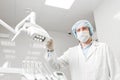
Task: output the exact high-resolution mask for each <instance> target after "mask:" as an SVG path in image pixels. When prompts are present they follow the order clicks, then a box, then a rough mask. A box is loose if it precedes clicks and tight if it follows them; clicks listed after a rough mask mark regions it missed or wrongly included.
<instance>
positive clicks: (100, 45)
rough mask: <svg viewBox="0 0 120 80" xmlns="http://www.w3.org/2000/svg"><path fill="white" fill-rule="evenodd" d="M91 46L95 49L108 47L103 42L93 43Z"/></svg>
mask: <svg viewBox="0 0 120 80" xmlns="http://www.w3.org/2000/svg"><path fill="white" fill-rule="evenodd" d="M93 45H95V46H97V47H104V46H108V45H107V43H103V42H99V41H94V42H93Z"/></svg>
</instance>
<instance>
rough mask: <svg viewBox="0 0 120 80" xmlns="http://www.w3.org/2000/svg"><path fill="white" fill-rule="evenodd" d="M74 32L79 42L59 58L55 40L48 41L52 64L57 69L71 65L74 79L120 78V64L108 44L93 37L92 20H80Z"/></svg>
mask: <svg viewBox="0 0 120 80" xmlns="http://www.w3.org/2000/svg"><path fill="white" fill-rule="evenodd" d="M72 32H73V34H74V36H75V38H76V39H78V40H79V44H78V45H77V46H74V47H71V48H69V49H68V50H67V51H65V52H64V55H62V56H61V57H59V58H57V57H56V56H55V52H54V45H53V40H52V39H51V40H50V41H48V43H47V45H46V46H47V48H48V57H47V58H48V61H49V63H50V65H51V66H52V67H54V68H55V69H60V68H62V67H64V66H67V65H69V66H70V72H71V78H72V80H120V76H119V75H120V69H119V68H120V66H118V64H117V61H116V60H115V58H114V56H113V54H112V53H111V51H110V49H109V47H108V45H107V44H105V43H101V42H98V41H95V40H93V39H92V35H93V34H94V31H93V27H92V25H91V24H90V22H89V21H87V20H79V21H78V22H76V23H75V24H74V25H73V27H72ZM118 69H119V70H118Z"/></svg>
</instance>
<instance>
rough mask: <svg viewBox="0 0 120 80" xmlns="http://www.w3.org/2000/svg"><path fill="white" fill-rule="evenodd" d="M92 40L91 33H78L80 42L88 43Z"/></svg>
mask: <svg viewBox="0 0 120 80" xmlns="http://www.w3.org/2000/svg"><path fill="white" fill-rule="evenodd" d="M89 38H90V34H89V31H81V32H77V39H78V40H79V41H80V42H86V41H87V40H88V39H89Z"/></svg>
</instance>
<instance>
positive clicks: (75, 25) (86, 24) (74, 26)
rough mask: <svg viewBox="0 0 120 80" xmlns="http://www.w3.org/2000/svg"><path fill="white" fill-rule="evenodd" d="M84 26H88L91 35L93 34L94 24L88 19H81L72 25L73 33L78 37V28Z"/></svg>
mask: <svg viewBox="0 0 120 80" xmlns="http://www.w3.org/2000/svg"><path fill="white" fill-rule="evenodd" d="M82 26H85V27H88V28H89V31H90V35H91V36H92V35H93V33H94V31H93V26H92V25H91V23H90V22H89V21H88V20H79V21H77V22H76V23H75V24H74V25H73V26H72V33H73V34H74V36H75V37H76V38H77V34H76V29H77V28H80V27H82Z"/></svg>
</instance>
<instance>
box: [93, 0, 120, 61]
mask: <svg viewBox="0 0 120 80" xmlns="http://www.w3.org/2000/svg"><path fill="white" fill-rule="evenodd" d="M118 14H119V15H118ZM94 18H95V23H96V28H97V35H98V39H99V41H102V42H106V43H107V44H108V45H109V46H110V47H111V49H112V51H113V53H114V54H115V56H116V57H117V58H118V59H119V61H120V0H104V1H103V3H102V4H101V5H100V6H99V7H98V8H96V10H95V11H94Z"/></svg>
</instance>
